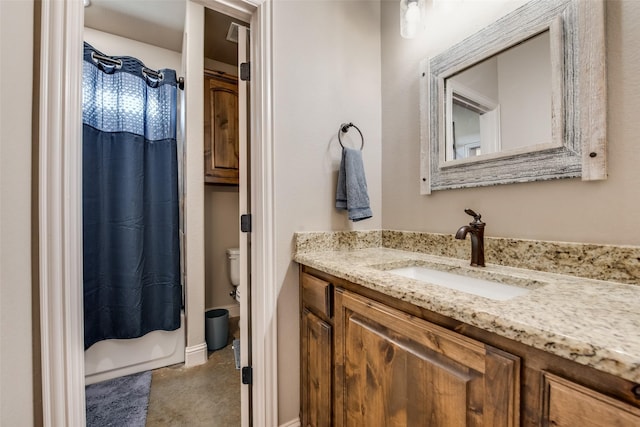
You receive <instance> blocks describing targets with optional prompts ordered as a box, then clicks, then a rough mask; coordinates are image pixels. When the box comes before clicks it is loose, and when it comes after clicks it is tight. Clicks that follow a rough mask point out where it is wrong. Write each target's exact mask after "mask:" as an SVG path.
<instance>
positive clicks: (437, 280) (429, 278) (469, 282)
mask: <svg viewBox="0 0 640 427" xmlns="http://www.w3.org/2000/svg"><path fill="white" fill-rule="evenodd" d="M387 272H388V273H392V274H396V275H398V276H402V277H406V278H408V279H414V280H420V281H423V282H427V283H431V284H433V285H438V286H444V287H445V288H449V289H455V290H457V291H462V292H466V293H469V294H473V295H479V296H481V297H485V298H490V299H493V300H497V301H506V300H509V299H511V298H515V297H518V296H521V295H526V294H528V293H529V292H530V290H529V289H526V288H521V287H519V286H512V285H506V284H504V283H498V282H492V281H490V280H485V279H477V278H475V277H469V276H463V275H460V274H455V273H448V272H445V271H439V270H434V269H431V268H427V267H420V266H412V267H403V268H394V269H392V270H387Z"/></svg>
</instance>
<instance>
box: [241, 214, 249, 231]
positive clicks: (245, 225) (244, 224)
mask: <svg viewBox="0 0 640 427" xmlns="http://www.w3.org/2000/svg"><path fill="white" fill-rule="evenodd" d="M240 231H242V232H243V233H251V214H243V215H240Z"/></svg>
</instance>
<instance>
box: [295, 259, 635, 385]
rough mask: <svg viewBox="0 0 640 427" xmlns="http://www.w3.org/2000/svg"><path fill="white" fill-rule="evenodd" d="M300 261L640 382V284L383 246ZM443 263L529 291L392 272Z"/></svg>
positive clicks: (445, 268) (386, 293)
mask: <svg viewBox="0 0 640 427" xmlns="http://www.w3.org/2000/svg"><path fill="white" fill-rule="evenodd" d="M294 260H295V261H296V262H298V263H300V264H304V265H307V266H309V267H313V268H315V269H318V270H321V271H324V272H326V273H329V274H331V275H334V276H336V277H339V278H342V279H346V280H349V281H351V282H354V283H356V284H359V285H361V286H364V287H366V288H369V289H372V290H375V291H378V292H381V293H383V294H385V295H388V296H391V297H394V298H398V299H400V300H403V301H407V302H409V303H412V304H414V305H416V306H419V307H423V308H426V309H428V310H431V311H434V312H436V313H439V314H442V315H445V316H448V317H451V318H453V319H456V320H459V321H461V322H464V323H467V324H469V325H473V326H476V327H478V328H481V329H484V330H487V331H490V332H493V333H496V334H498V335H501V336H503V337H506V338H510V339H513V340H515V341H518V342H521V343H523V344H527V345H530V346H532V347H535V348H538V349H541V350H544V351H547V352H549V353H553V354H556V355H558V356H561V357H564V358H566V359H569V360H573V361H575V362H578V363H580V364H583V365H587V366H591V367H593V368H596V369H598V370H601V371H604V372H607V373H610V374H613V375H616V376H619V377H622V378H625V379H627V380H630V381H634V382H640V286H634V285H629V284H622V283H616V282H608V281H602V280H593V279H585V278H580V277H575V276H569V275H562V274H554V273H546V272H540V271H533V270H526V269H522V268H514V267H505V266H500V265H492V264H487V267H485V268H474V267H469V265H468V261H464V260H461V259H457V258H446V257H440V256H435V255H429V254H423V253H417V252H409V251H403V250H397V249H389V248H384V247H376V248H363V249H348V250H319V251H317V252H314V251H307V252H302V253H301V252H298V253H296V254H295V255H294ZM409 265H425V266H436V265H437V266H438V269H442V270H454V271H455V272H457V273H459V274H465V275H471V276H475V277H478V278H485V279H489V280H494V281H498V282H503V283H507V284H512V285H517V286H520V287H526V288H530V292H529V293H528V294H526V295H523V296H518V297H515V298H513V299H510V300H507V301H495V300H491V299H487V298H484V297H480V296H475V295H471V294H468V293H465V292H461V291H455V290H451V289H448V288H444V287H441V286H436V285H431V284H428V283H425V282H422V281H417V280H413V279H408V278H403V277H399V276H397V275H395V274H392V273H389V272H387V271H385V270H388V269H391V268H397V267H404V266H409Z"/></svg>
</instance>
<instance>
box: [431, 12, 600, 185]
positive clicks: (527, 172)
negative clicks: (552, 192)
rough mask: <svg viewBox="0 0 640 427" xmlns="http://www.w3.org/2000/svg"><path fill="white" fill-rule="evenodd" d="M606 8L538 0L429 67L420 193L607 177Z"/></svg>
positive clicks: (486, 29) (498, 21)
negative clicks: (561, 179) (541, 181)
mask: <svg viewBox="0 0 640 427" xmlns="http://www.w3.org/2000/svg"><path fill="white" fill-rule="evenodd" d="M604 9H605V5H604V2H603V1H602V0H594V1H589V2H585V1H580V0H546V1H545V0H534V1H531V2H529V3H527V4H525V5H524V6H522V7H520V8H518V9H516V10H515V11H514V12H512V13H510V14H508V15H505V16H504V17H503V18H501V19H499V20H497V21H496V22H494V23H493V24H491V25H489V26H487V27H486V28H484V29H483V30H481V31H479V32H478V33H476V34H474V35H472V36H471V37H469V38H467V39H465V40H463V41H462V42H460V43H458V44H456V45H454V46H452V47H451V48H449V49H447V50H446V51H444V52H442V53H440V54H439V55H437V56H435V57H433V58H429V59H425V60H423V61H422V62H421V65H420V67H421V70H420V71H421V84H420V86H421V93H420V110H421V112H420V114H421V119H420V121H421V177H420V178H421V193H422V194H430V193H431V191H436V190H445V189H454V188H465V187H479V186H489V185H497V184H508V183H517V182H530V181H540V180H550V179H559V178H575V177H581V178H582V179H583V180H600V179H606V176H607V169H606V67H605V48H604V46H605V33H604Z"/></svg>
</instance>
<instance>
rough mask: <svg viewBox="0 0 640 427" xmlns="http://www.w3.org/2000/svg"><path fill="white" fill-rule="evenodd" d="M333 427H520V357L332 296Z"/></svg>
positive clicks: (355, 299)
mask: <svg viewBox="0 0 640 427" xmlns="http://www.w3.org/2000/svg"><path fill="white" fill-rule="evenodd" d="M334 322H335V323H334V324H335V327H336V332H335V333H336V337H335V339H336V349H335V363H336V366H335V369H336V387H335V395H336V397H335V411H336V425H337V426H349V427H353V426H363V427H364V426H366V427H370V426H412V427H413V426H431V427H462V426H487V427H499V426H505V427H506V426H516V425H519V370H520V360H519V358H518V357H516V356H513V355H511V354H508V353H505V352H503V351H500V350H498V349H494V348H492V347H489V346H487V345H484V344H482V343H480V342H478V341H474V340H471V339H468V338H466V337H463V336H462V335H459V334H456V333H454V332H451V331H449V330H447V329H444V328H441V327H438V326H437V325H434V324H431V323H429V322H426V321H424V320H422V319H419V318H416V317H413V316H411V315H408V314H406V313H403V312H401V311H398V310H395V309H392V308H389V307H387V306H385V305H383V304H380V303H377V302H375V301H372V300H369V299H367V298H365V297H362V296H360V295H357V294H353V293H350V292H348V291H342V290H340V291H338V292H337V293H336V305H335V320H334Z"/></svg>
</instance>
